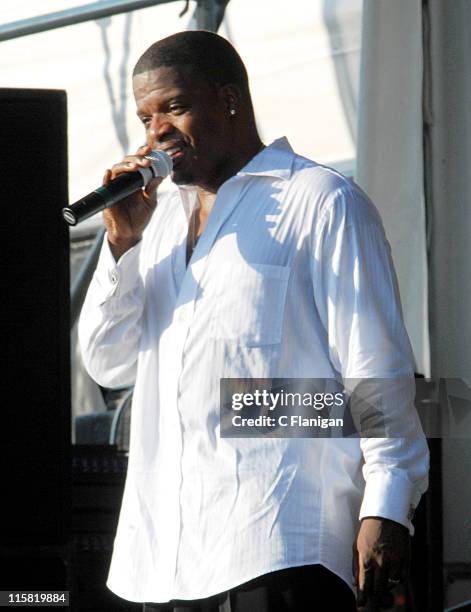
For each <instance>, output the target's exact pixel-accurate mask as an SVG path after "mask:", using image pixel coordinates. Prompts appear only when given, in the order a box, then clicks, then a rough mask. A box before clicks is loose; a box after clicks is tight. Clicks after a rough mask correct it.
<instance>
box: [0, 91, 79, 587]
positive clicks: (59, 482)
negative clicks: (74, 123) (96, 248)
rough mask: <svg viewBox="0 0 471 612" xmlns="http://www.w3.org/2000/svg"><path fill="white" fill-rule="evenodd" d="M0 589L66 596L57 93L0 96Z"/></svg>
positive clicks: (62, 188) (61, 113)
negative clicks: (45, 591)
mask: <svg viewBox="0 0 471 612" xmlns="http://www.w3.org/2000/svg"><path fill="white" fill-rule="evenodd" d="M0 139H1V146H0V167H1V170H0V176H1V183H0V184H1V209H0V215H1V217H2V224H1V226H2V232H1V236H2V244H1V246H0V266H1V268H0V269H1V279H2V285H3V286H2V300H1V301H2V310H3V315H2V328H3V331H2V340H1V355H2V365H1V371H2V375H3V385H2V388H1V390H2V402H1V403H2V406H1V409H0V431H1V439H2V444H1V446H0V483H1V502H0V503H1V511H0V512H1V515H2V520H0V563H1V569H0V590H9V589H30V590H33V589H38V590H39V589H61V588H64V586H65V575H66V570H65V568H66V565H67V554H68V553H67V550H68V547H67V544H68V540H69V521H70V514H71V513H70V499H71V493H70V469H69V463H70V363H69V359H70V357H69V333H70V332H69V237H68V229H67V227H66V225H65V223H64V221H63V219H62V216H61V208H62V207H63V206H64V205H65V204H66V203H67V102H66V95H65V92H64V91H52V90H28V89H24V90H22V89H0Z"/></svg>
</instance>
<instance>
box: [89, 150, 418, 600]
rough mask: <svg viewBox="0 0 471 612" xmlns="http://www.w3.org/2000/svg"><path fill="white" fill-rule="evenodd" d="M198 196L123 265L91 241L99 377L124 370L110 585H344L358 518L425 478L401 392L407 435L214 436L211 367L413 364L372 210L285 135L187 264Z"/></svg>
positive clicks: (409, 497)
mask: <svg viewBox="0 0 471 612" xmlns="http://www.w3.org/2000/svg"><path fill="white" fill-rule="evenodd" d="M193 199H194V194H193V193H192V192H191V191H190V190H178V189H176V190H175V191H174V192H172V193H171V194H170V195H168V196H167V197H162V198H161V199H160V201H159V204H158V207H157V209H156V211H155V213H154V216H153V218H152V220H151V222H150V224H149V226H148V227H147V229H146V230H145V232H144V236H143V239H142V240H141V241H140V242H139V243H138V244H137V245H136V246H134V247H133V248H132V249H130V250H129V251H127V252H126V253H125V254H124V255H123V256H122V257H121V258H120V260H119V261H118V262H117V263H116V262H115V261H114V259H113V257H112V255H111V252H110V250H109V247H108V244H107V241H106V240H105V242H104V245H103V250H102V253H101V257H100V260H99V263H98V266H97V270H96V273H95V276H94V279H93V281H92V283H91V286H90V289H89V292H88V295H87V298H86V301H85V305H84V308H83V311H82V315H81V319H80V325H79V335H80V342H81V346H82V351H83V355H84V360H85V364H86V367H87V368H88V370H89V372H90V374H91V375H92V376H93V377H94V378H95V380H97V381H98V382H99V383H100V384H101V385H103V386H106V387H113V386H124V385H129V384H133V383H135V391H134V399H133V406H132V418H131V440H130V454H129V467H128V474H127V479H126V486H125V492H124V497H123V503H122V509H121V514H120V519H119V525H118V530H117V535H116V540H115V546H114V553H113V559H112V564H111V569H110V574H109V579H108V586H109V588H110V589H111V590H112V591H114V592H115V593H116V594H118V595H120V596H121V597H123V598H125V599H128V600H133V601H155V602H164V601H168V600H170V599H197V598H202V597H207V596H210V595H213V594H215V593H218V592H221V591H225V590H227V589H229V588H231V587H234V586H236V585H238V584H241V583H243V582H246V581H248V580H250V579H252V578H254V577H256V576H259V575H261V574H264V573H267V572H270V571H274V570H278V569H282V568H286V567H292V566H299V565H304V564H314V563H321V564H322V565H324V566H325V567H327V568H329V569H330V570H332V571H333V572H335V573H336V574H338V575H339V576H341V577H342V578H343V579H344V580H345V581H346V582H347V583H349V584H350V585H351V583H352V575H351V561H352V543H353V541H354V537H355V533H356V530H357V528H358V519H359V517H360V518H361V517H362V516H382V517H387V518H390V519H392V520H395V521H397V522H399V523H402V524H404V525H406V526H408V527H409V528H411V525H410V507H411V506H412V507H413V506H416V505H417V503H418V500H419V498H420V495H421V493H422V492H423V491H424V490H425V488H426V479H427V469H428V450H427V445H426V442H425V439H424V437H423V434H422V432H421V429H420V426H419V425H418V423H417V419H416V415H415V413H414V411H413V409H412V407H411V406H405V414H406V417H405V418H406V419H409V421H408V423H407V424H406V427H405V430H407V432H408V433H407V435H406V436H405V437H403V438H391V439H384V438H381V439H378V438H376V439H362V440H359V439H335V438H331V439H305V438H303V439H300V438H261V439H253V438H252V439H250V438H224V437H221V436H220V427H219V408H220V406H219V381H220V379H221V378H235V377H241V378H242V377H243V378H282V377H283V378H336V379H339V378H341V377H343V378H351V379H355V378H369V377H376V378H390V377H393V376H406V377H408V376H412V373H413V358H412V354H411V349H410V345H409V341H408V338H407V334H406V332H405V329H404V325H403V321H402V317H401V311H400V304H399V298H398V292H397V284H396V279H395V275H394V271H393V268H392V263H391V257H390V249H389V246H388V243H387V241H386V239H385V236H384V231H383V228H382V224H381V221H380V219H379V216H378V213H377V211H376V209H375V208H374V206H373V205H372V204H371V202H370V201H369V200H368V198H367V197H366V196H365V194H364V193H363V192H362V191H361V190H360V189H359V188H358V187H356V186H355V185H354V184H352V183H351V182H349V181H348V180H346V179H345V178H344V177H342V176H341V175H339V174H338V173H336V172H335V171H333V170H331V169H328V168H325V167H323V166H320V165H318V164H316V163H314V162H313V161H310V160H307V159H305V158H303V157H300V156H298V155H296V154H294V153H293V151H292V149H291V148H290V146H289V144H288V142H287V141H286V139H280V140H278V141H275V142H274V143H273V144H272V145H271V146H269V147H267V148H266V149H265V150H263V151H262V152H260V153H259V154H258V155H256V156H255V157H254V158H253V159H252V160H251V161H250V162H249V163H248V164H247V165H246V166H245V167H244V168H243V169H242V170H241V171H240V172H238V173H237V174H236V175H235V176H233V177H232V178H230V179H229V180H228V181H226V182H225V183H224V184H223V185H222V186H221V187H220V189H219V191H218V193H217V198H216V201H215V203H214V207H213V209H212V211H211V214H210V216H209V218H208V221H207V225H206V227H205V230H204V232H203V234H202V236H201V237H200V239H199V242H198V243H197V246H196V248H195V250H194V253H193V255H192V258H191V260H190V263H189V265H188V267H186V265H185V255H186V236H187V231H188V215H189V212H190V209H191V206H192V201H193ZM365 480H366V488H365Z"/></svg>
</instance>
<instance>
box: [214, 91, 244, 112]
mask: <svg viewBox="0 0 471 612" xmlns="http://www.w3.org/2000/svg"><path fill="white" fill-rule="evenodd" d="M219 99H220V101H221V103H222V105H223V108H224V110H225V111H226V113H227V116H228V117H236V116H237V115H239V114H240V112H241V110H242V92H241V90H240V87H239V86H238V85H235V84H233V83H229V84H227V85H223V86H222V87H221V88H220V90H219Z"/></svg>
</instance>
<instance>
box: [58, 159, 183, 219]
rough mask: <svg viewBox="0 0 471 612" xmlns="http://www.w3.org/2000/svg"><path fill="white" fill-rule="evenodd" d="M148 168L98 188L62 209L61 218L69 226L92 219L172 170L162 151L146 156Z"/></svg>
mask: <svg viewBox="0 0 471 612" xmlns="http://www.w3.org/2000/svg"><path fill="white" fill-rule="evenodd" d="M146 159H148V160H149V161H150V166H148V167H141V168H138V169H137V170H136V172H126V173H124V174H120V175H119V176H117V177H116V178H114V179H113V180H112V181H110V182H109V183H108V184H107V185H103V186H102V187H98V189H95V191H92V192H91V193H89V194H88V195H86V196H85V197H84V198H82V199H81V200H78V201H77V202H75V203H74V204H71V205H70V206H66V207H65V208H63V209H62V216H63V217H64V219H65V220H66V221H67V223H68V224H69V225H77V223H80V221H83V220H84V219H88V217H92V216H93V215H94V214H95V213H97V212H100V210H103V209H104V208H109V207H110V206H113V204H116V202H119V201H121V200H122V199H123V198H126V197H127V196H129V195H131V194H132V193H135V192H136V191H138V190H139V189H140V188H141V187H145V186H146V185H147V184H148V183H149V182H150V181H151V180H152V179H153V178H156V177H162V178H165V177H166V176H168V175H169V174H170V172H171V170H172V166H173V164H172V159H171V157H170V156H169V155H167V153H165V152H164V151H151V152H150V153H149V155H146Z"/></svg>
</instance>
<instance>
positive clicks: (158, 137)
mask: <svg viewBox="0 0 471 612" xmlns="http://www.w3.org/2000/svg"><path fill="white" fill-rule="evenodd" d="M173 130H174V128H173V125H172V124H171V123H170V121H169V120H168V116H166V115H164V114H161V113H153V115H152V119H151V122H150V124H149V129H148V132H147V142H148V144H149V145H150V146H151V147H153V146H154V144H155V143H156V142H157V143H159V142H164V141H165V140H166V138H165V136H167V135H168V134H171V133H172V132H173Z"/></svg>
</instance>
